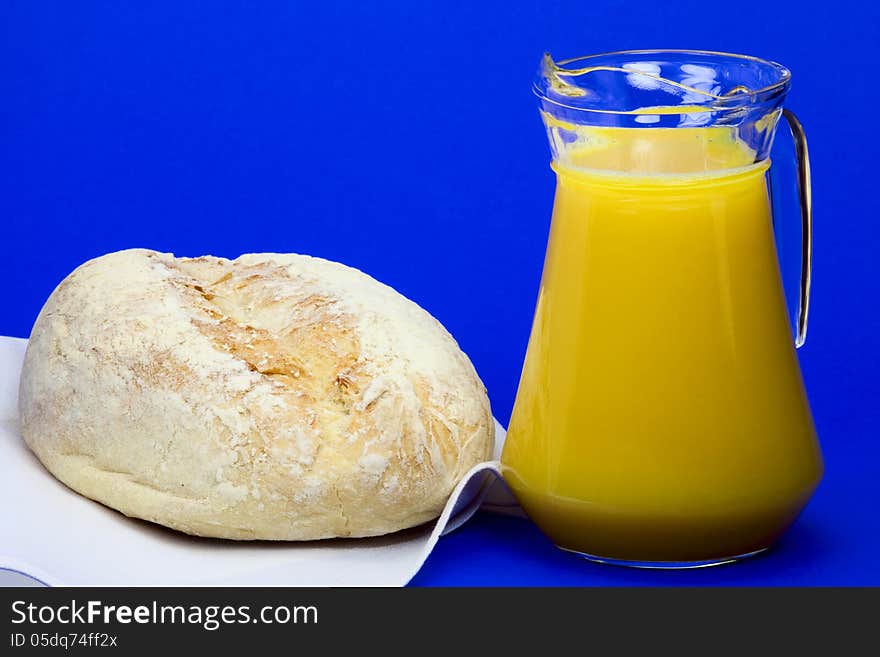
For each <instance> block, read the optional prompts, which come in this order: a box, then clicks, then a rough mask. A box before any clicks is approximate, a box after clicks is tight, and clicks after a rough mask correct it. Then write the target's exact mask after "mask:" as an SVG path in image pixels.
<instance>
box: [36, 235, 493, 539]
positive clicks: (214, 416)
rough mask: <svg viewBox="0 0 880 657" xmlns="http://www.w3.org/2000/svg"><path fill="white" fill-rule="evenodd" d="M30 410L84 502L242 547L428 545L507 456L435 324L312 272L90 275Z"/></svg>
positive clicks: (128, 266)
mask: <svg viewBox="0 0 880 657" xmlns="http://www.w3.org/2000/svg"><path fill="white" fill-rule="evenodd" d="M19 404H20V419H21V431H22V435H23V436H24V439H25V441H26V443H27V444H28V446H29V447H30V448H31V450H33V452H34V453H35V454H36V455H37V457H38V458H39V459H40V461H42V462H43V464H44V465H45V466H46V468H47V469H48V470H49V471H50V472H51V473H52V474H54V475H55V476H56V477H57V478H58V479H60V480H61V481H63V482H64V483H65V484H67V485H68V486H69V487H70V488H72V489H73V490H75V491H78V492H79V493H81V494H83V495H85V496H87V497H89V498H92V499H94V500H97V501H99V502H102V503H103V504H106V505H107V506H110V507H112V508H114V509H118V510H119V511H121V512H123V513H125V514H126V515H129V516H134V517H138V518H143V519H146V520H150V521H153V522H156V523H160V524H162V525H166V526H168V527H172V528H175V529H178V530H181V531H184V532H187V533H190V534H197V535H201V536H214V537H222V538H232V539H275V540H308V539H320V538H329V537H340V536H374V535H379V534H385V533H388V532H393V531H396V530H400V529H403V528H406V527H411V526H414V525H418V524H420V523H422V522H425V521H427V520H430V519H432V518H434V517H436V516H437V515H438V514H439V513H440V511H441V509H442V507H443V505H444V503H445V502H446V500H447V498H448V496H449V494H450V492H451V491H452V488H453V487H454V485H455V483H456V482H457V481H458V480H459V478H460V477H461V476H462V475H463V474H464V473H465V472H466V471H467V470H468V469H469V468H470V467H472V466H473V465H474V464H476V463H478V462H480V461H482V460H485V459H487V458H489V456H490V454H491V449H492V441H493V436H494V424H493V420H492V415H491V412H490V410H489V402H488V399H487V397H486V391H485V388H484V387H483V385H482V383H481V382H480V379H479V378H478V376H477V374H476V372H475V371H474V368H473V366H472V365H471V363H470V361H469V360H468V358H467V356H465V354H464V353H462V352H461V350H460V349H459V348H458V345H457V344H456V343H455V341H454V340H453V339H452V337H451V336H450V335H449V334H448V333H447V332H446V331H445V330H444V329H443V327H442V326H441V325H440V324H439V322H437V321H436V320H435V319H434V318H432V317H431V316H430V315H429V314H428V313H427V312H425V311H424V310H422V309H421V308H420V307H419V306H417V305H416V304H415V303H413V302H411V301H409V300H407V299H406V298H404V297H403V296H401V295H400V294H398V293H397V292H395V291H394V290H393V289H391V288H390V287H387V286H385V285H382V284H381V283H378V282H377V281H375V280H374V279H372V278H370V277H369V276H367V275H365V274H363V273H361V272H360V271H357V270H355V269H351V268H349V267H346V266H343V265H341V264H338V263H334V262H329V261H326V260H321V259H318V258H311V257H307V256H300V255H281V254H251V255H244V256H241V257H240V258H238V259H236V260H233V261H230V260H226V259H223V258H215V257H201V258H175V257H173V256H171V255H168V254H163V253H157V252H154V251H147V250H129V251H122V252H119V253H112V254H109V255H105V256H103V257H100V258H97V259H95V260H92V261H90V262H87V263H86V264H84V265H82V266H81V267H79V268H78V269H76V271H74V272H73V273H72V274H70V276H68V277H67V278H66V279H65V280H64V281H63V282H62V283H61V284H60V285H59V286H58V288H57V289H56V290H55V291H54V292H53V293H52V295H51V297H50V298H49V300H48V301H47V303H46V305H45V306H44V308H43V310H42V312H41V313H40V315H39V317H38V319H37V321H36V324H35V325H34V328H33V332H32V335H31V339H30V343H29V345H28V349H27V355H26V357H25V362H24V369H23V372H22V378H21V388H20V395H19Z"/></svg>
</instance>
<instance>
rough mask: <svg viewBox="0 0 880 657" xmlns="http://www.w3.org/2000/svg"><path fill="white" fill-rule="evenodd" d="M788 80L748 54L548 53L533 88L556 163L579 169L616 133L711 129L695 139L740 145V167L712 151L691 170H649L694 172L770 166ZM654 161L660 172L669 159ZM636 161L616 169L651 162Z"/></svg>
mask: <svg viewBox="0 0 880 657" xmlns="http://www.w3.org/2000/svg"><path fill="white" fill-rule="evenodd" d="M790 78H791V74H790V73H789V71H788V69H786V68H785V67H784V66H782V65H780V64H776V63H774V62H768V61H764V60H760V59H756V58H753V57H746V56H743V55H729V54H723V53H713V52H703V51H679V50H666V51H652V50H638V51H627V52H616V53H608V54H604V55H591V56H588V57H580V58H576V59H567V60H563V61H560V62H556V61H555V60H554V59H553V58H552V57H551V56H550V54H545V55H544V57H543V58H542V60H541V65H540V68H539V71H538V76H537V79H536V80H535V83H534V87H533V89H534V92H535V94H536V95H537V96H538V98H539V100H540V103H541V110H542V112H541V113H542V117H543V119H544V123H545V125H546V127H547V132H548V136H549V138H550V144H551V149H552V151H553V156H554V159H556V160H559V161H562V162H566V161H568V163H569V164H577V162H576V160H577V159H578V156H580V155H583V153H584V148H586V149H588V150H589V149H590V148H592V149H593V150H595V149H596V148H597V147H598V146H599V145H601V144H602V143H605V142H607V140H608V139H613V137H614V135H615V134H628V133H615V132H613V131H611V132H609V131H608V130H602V129H603V128H605V129H607V128H621V129H623V128H628V129H642V130H644V129H646V128H647V129H651V128H713V130H711V131H707V132H705V133H694V134H695V135H696V137H695V138H696V139H697V140H698V141H699V140H700V139H701V138H702V137H705V138H707V139H708V138H711V139H712V140H718V139H721V140H724V139H728V140H731V141H734V142H736V143H738V144H740V145H741V146H742V149H741V151H742V152H741V154H740V156H739V157H738V158H737V161H735V162H728V161H715V160H713V157H712V154H711V153H707V154H706V155H707V156H706V157H705V158H703V159H702V160H699V161H695V162H691V163H690V164H689V165H688V167H687V168H685V170H677V171H669V170H662V171H644V172H645V173H661V172H662V173H691V172H699V171H707V170H712V169H717V168H727V167H730V166H744V165H746V164H752V163H756V162H761V161H763V160H765V159H766V158H767V157H768V155H769V153H770V148H771V146H772V144H773V137H774V134H775V130H776V126H777V123H778V120H779V117H780V115H781V112H782V103H783V101H784V99H785V96H786V94H787V92H788V89H789V86H790ZM649 134H651V138H652V139H656V137H657V135H658V133H656V131H655V132H654V133H643V134H641V135H630V137H631V138H636V139H634V144H635V145H636V146H637V147H641V144H643V143H644V140H645V139H646V138H647V137H648V135H649ZM704 146H708V144H704ZM726 150H729V149H726ZM633 155H636V156H637V154H633ZM656 159H657V160H658V162H656V163H654V164H655V165H657V166H662V165H663V160H664V159H665V158H664V157H663V156H660V157H658V158H656ZM635 160H636V161H632V158H626V157H624V158H621V159H620V161H619V162H618V163H617V164H618V166H621V167H626V166H630V167H632V166H638V165H639V164H641V166H644V165H646V164H651V163H650V162H641V163H639V161H638V157H636V158H635ZM582 164H586V165H589V164H590V163H589V162H587V163H582ZM684 165H685V163H684V162H681V163H679V165H678V166H679V167H681V166H684ZM612 168H613V167H612Z"/></svg>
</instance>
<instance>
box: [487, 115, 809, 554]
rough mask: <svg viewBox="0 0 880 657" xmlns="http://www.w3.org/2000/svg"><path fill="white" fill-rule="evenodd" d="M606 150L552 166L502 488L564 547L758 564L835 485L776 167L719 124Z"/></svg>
mask: <svg viewBox="0 0 880 657" xmlns="http://www.w3.org/2000/svg"><path fill="white" fill-rule="evenodd" d="M630 135H632V136H630ZM594 137H596V139H595V140H593V143H591V144H590V145H589V146H588V147H585V148H583V149H581V150H580V151H572V152H570V153H569V157H568V162H567V163H566V164H561V163H558V162H557V163H555V164H554V169H555V170H556V172H557V191H556V199H555V204H554V211H553V222H552V228H551V233H550V240H549V244H548V248H547V256H546V261H545V264H544V273H543V277H542V282H541V288H540V293H539V297H538V302H537V308H536V312H535V318H534V324H533V327H532V334H531V338H530V340H529V346H528V353H527V356H526V360H525V365H524V368H523V372H522V378H521V381H520V386H519V391H518V394H517V399H516V404H515V408H514V412H513V416H512V418H511V422H510V428H509V432H508V437H507V442H506V445H505V449H504V454H503V457H502V463H503V465H504V473H505V477H506V479H507V480H508V482H509V483H510V485H511V487H512V488H513V490H514V492H515V494H516V495H517V497H518V499H519V501H520V503H521V504H522V506H523V507H524V509H525V510H526V512H527V513H528V515H529V516H530V517H531V518H532V519H533V520H534V522H535V523H536V524H537V525H538V526H539V527H540V528H541V529H542V530H543V531H544V532H545V533H546V534H547V535H548V536H549V537H550V538H551V539H552V540H553V541H554V542H555V543H556V544H557V545H559V546H560V547H563V548H567V549H571V550H576V551H578V552H583V553H587V554H590V555H594V556H598V557H605V558H609V559H618V560H627V561H675V562H685V561H704V560H706V561H708V560H715V559H723V558H727V557H732V556H736V555H742V554H746V553H750V552H753V551H756V550H760V549H763V548H765V547H767V546H768V545H770V543H772V542H773V541H774V540H775V539H776V538H777V537H778V536H779V535H780V534H781V533H782V532H783V531H784V530H785V529H786V528H787V527H788V525H789V524H790V523H791V522H792V521H793V520H794V518H795V517H796V516H797V514H798V513H799V512H800V510H801V509H802V507H803V506H804V505H805V504H806V502H807V500H808V498H809V496H810V495H811V493H812V491H813V490H814V488H815V486H816V485H817V483H818V481H819V479H820V478H821V472H822V462H821V456H820V452H819V448H818V443H817V441H816V436H815V432H814V428H813V422H812V418H811V415H810V410H809V406H808V403H807V399H806V396H805V392H804V388H803V384H802V381H801V375H800V370H799V367H798V363H797V358H796V356H795V352H794V347H793V337H792V332H791V329H790V325H789V322H788V316H787V312H786V306H785V301H784V296H783V290H782V285H781V280H780V274H779V268H778V264H777V258H776V250H775V245H774V241H773V231H772V225H771V214H770V202H769V197H768V191H767V184H766V168H767V164H768V163H763V164H758V165H754V164H749V162H751V158H752V157H753V156H752V154H751V153H749V152H747V150H746V149H745V148H744V147H742V146H741V145H740V144H737V143H736V142H735V141H734V140H732V139H731V138H729V137H728V136H727V135H726V133H724V132H721V131H720V130H716V129H714V128H693V129H681V128H676V129H651V128H640V129H617V130H615V129H603V130H601V131H599V130H597V131H596V133H595V134H594ZM609 169H611V170H617V171H625V172H627V173H617V174H615V173H609V172H608V170H609ZM600 170H602V171H600ZM687 171H698V172H699V173H696V174H687V173H682V172H687Z"/></svg>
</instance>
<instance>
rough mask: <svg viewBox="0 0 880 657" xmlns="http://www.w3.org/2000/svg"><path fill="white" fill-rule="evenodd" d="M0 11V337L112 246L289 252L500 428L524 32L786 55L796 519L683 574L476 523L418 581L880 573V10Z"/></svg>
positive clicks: (542, 159)
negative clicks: (807, 433) (415, 349)
mask: <svg viewBox="0 0 880 657" xmlns="http://www.w3.org/2000/svg"><path fill="white" fill-rule="evenodd" d="M135 5H138V6H137V7H136V6H135ZM0 6H2V9H0V33H2V38H0V80H2V101H0V116H2V121H0V236H2V237H0V281H2V283H0V286H2V288H0V289H2V294H3V300H4V303H3V310H2V311H0V334H5V335H16V336H27V334H28V332H29V330H30V326H31V324H32V322H33V320H34V318H35V317H36V314H37V312H38V310H39V308H40V306H41V304H42V302H43V301H44V300H45V298H46V297H47V296H48V294H49V293H50V292H51V290H52V288H53V287H54V286H55V285H56V284H57V283H58V282H59V281H60V280H61V279H62V278H63V277H64V276H65V275H66V274H67V273H68V272H70V270H72V269H73V268H74V267H75V266H77V265H78V264H80V263H81V262H82V261H84V260H86V259H88V258H91V257H94V256H97V255H100V254H102V253H105V252H108V251H113V250H117V249H122V248H127V247H134V246H142V247H150V248H154V249H159V250H166V251H172V252H174V253H176V254H179V255H199V254H204V253H212V254H216V255H223V256H230V257H234V256H236V255H238V254H240V253H244V252H251V251H294V252H299V253H308V254H313V255H319V256H323V257H325V258H330V259H334V260H339V261H342V262H345V263H347V264H350V265H353V266H355V267H358V268H360V269H363V270H364V271H366V272H368V273H370V274H372V275H373V276H375V277H376V278H378V279H379V280H382V281H384V282H386V283H388V284H390V285H392V286H394V287H395V288H397V289H398V290H400V291H401V292H402V293H404V294H405V295H407V296H409V297H410V298H412V299H414V300H415V301H417V302H418V303H420V304H421V305H423V306H424V307H425V308H427V309H428V310H429V311H430V312H431V313H433V314H434V315H435V316H436V317H437V318H438V319H440V320H441V321H442V322H443V323H444V324H445V325H446V326H447V327H448V328H449V330H450V331H451V332H452V333H453V334H454V335H455V336H456V338H457V339H458V341H459V342H460V344H461V346H462V348H463V349H464V350H465V351H466V352H467V353H468V354H469V355H470V357H471V359H472V360H473V362H474V364H475V365H476V367H477V370H478V371H479V372H480V374H481V376H482V378H483V380H484V381H485V383H486V385H487V387H488V389H489V394H490V397H491V400H492V404H493V408H494V412H495V415H496V416H497V417H498V418H499V419H500V420H501V421H502V422H503V423H505V424H506V422H507V420H508V418H509V416H510V411H511V407H512V404H513V398H514V394H515V392H516V384H517V380H518V376H519V369H520V365H521V362H522V358H523V355H524V352H525V346H526V341H527V338H528V332H529V327H530V321H531V314H532V309H533V304H534V300H535V295H536V292H537V286H538V281H539V277H540V270H541V264H542V259H543V251H544V244H545V239H546V235H547V229H548V225H549V213H550V208H551V203H552V192H553V182H554V181H553V177H552V174H551V172H550V170H549V168H548V166H547V164H548V149H547V145H546V141H545V137H544V133H543V129H542V127H541V124H540V120H539V117H538V113H537V109H536V102H535V99H534V98H533V96H532V95H531V92H530V83H531V80H532V76H533V73H534V71H535V70H536V67H537V63H538V60H539V57H540V55H541V53H542V52H543V50H545V49H546V50H549V51H551V52H552V53H553V54H554V55H557V56H559V57H565V56H574V55H580V54H587V53H592V52H602V51H608V50H617V49H624V48H657V47H660V48H662V47H668V48H669V47H671V48H705V49H712V50H727V51H733V52H744V53H748V54H753V55H757V56H761V57H765V58H770V59H774V60H777V61H781V62H783V63H785V64H786V65H787V66H789V67H790V68H791V69H792V70H793V72H794V86H793V91H792V93H791V96H790V99H789V102H788V103H787V104H788V106H789V107H791V108H793V109H795V110H796V111H797V112H798V114H799V116H800V118H801V120H802V121H803V123H804V125H805V126H806V129H807V132H808V135H809V137H810V146H811V154H812V158H813V181H814V201H815V234H816V250H815V279H814V288H813V291H814V295H813V307H812V317H811V325H810V336H809V340H808V342H807V346H806V348H805V349H803V350H801V352H800V356H801V363H802V367H803V372H804V377H805V379H806V383H807V387H808V389H809V392H810V397H811V401H812V404H813V409H814V412H815V419H816V423H817V426H818V429H819V433H820V436H821V438H822V442H823V447H824V452H825V457H826V469H827V473H826V477H825V480H824V482H823V484H822V486H821V487H820V489H819V492H818V493H817V495H816V496H815V498H814V500H813V501H812V503H811V504H810V506H809V507H808V509H807V510H806V512H805V513H804V514H803V516H802V517H801V519H800V520H799V521H798V523H797V524H796V526H795V527H794V528H793V529H792V531H791V532H790V533H789V534H788V535H787V536H786V538H785V539H784V540H783V542H782V543H781V544H780V545H779V546H778V547H777V549H775V550H774V551H773V552H771V553H770V554H769V555H767V556H765V557H762V558H758V559H754V560H751V561H750V562H747V563H742V564H739V565H736V566H726V567H722V568H715V569H708V570H702V571H692V572H686V573H663V572H644V571H633V570H627V569H621V568H613V567H603V566H596V565H592V564H588V563H585V562H582V561H580V560H578V559H577V558H575V557H572V556H568V555H565V554H562V553H560V552H558V551H555V550H554V549H553V548H552V547H551V546H550V544H549V543H548V542H547V541H546V540H545V539H544V538H543V537H542V536H541V535H540V534H539V533H538V531H537V530H536V529H534V528H533V527H532V526H531V525H530V524H529V523H527V522H525V521H522V520H514V519H509V518H499V517H491V516H487V515H482V516H479V517H478V518H477V519H475V521H474V522H472V523H470V524H469V525H467V526H466V527H465V528H464V529H462V530H461V531H458V532H456V533H455V534H453V535H452V536H450V537H448V538H445V539H444V540H442V541H441V543H440V545H439V547H438V549H437V552H436V553H435V554H434V555H433V556H432V557H431V558H430V560H429V562H428V564H427V565H426V567H425V569H424V570H423V571H422V572H421V573H420V574H419V575H418V576H417V578H416V580H415V583H417V584H422V585H434V584H581V585H590V584H603V585H620V584H655V585H657V584H880V565H878V564H880V558H878V551H880V513H878V511H877V504H878V502H880V496H878V492H880V485H878V474H880V470H878V465H877V464H878V457H880V447H878V441H877V430H876V427H877V421H878V411H877V406H878V405H877V399H878V398H880V387H878V383H877V380H878V379H877V370H878V365H880V363H878V350H877V343H876V337H875V336H876V335H877V334H878V330H880V327H878V322H880V310H878V303H877V298H878V292H880V290H878V285H877V278H876V275H877V272H876V269H877V267H876V264H875V263H876V260H877V254H878V227H877V221H878V217H880V203H878V198H880V195H878V193H877V185H878V182H880V178H878V175H877V173H875V171H874V167H875V165H876V163H877V161H878V160H877V149H878V142H877V133H876V127H874V128H873V131H871V126H873V125H876V121H875V118H874V113H875V112H876V111H877V107H878V100H880V97H878V92H877V86H878V83H877V79H876V73H875V71H874V68H875V62H876V58H877V55H878V52H877V50H878V48H877V43H878V39H880V10H878V5H877V4H876V3H867V2H862V1H859V2H857V1H854V0H853V1H847V0H837V1H836V2H833V3H832V2H822V3H810V2H805V1H798V2H794V1H790V0H789V1H777V2H766V1H764V2H736V3H733V2H706V1H705V0H699V1H695V0H687V1H682V2H653V1H648V0H626V1H611V0H593V1H591V2H585V1H583V0H578V1H577V2H558V3H550V2H547V3H538V2H511V1H499V0H493V1H491V2H437V3H432V4H428V3H416V2H403V1H400V2H369V3H339V2H293V1H291V0H288V1H286V2H256V1H254V2H170V1H168V2H154V3H121V2H104V3H97V2H85V1H83V2H63V3H61V2H59V3H57V4H55V3H48V2H38V1H30V2H27V1H24V0H21V1H15V2H13V1H10V0H4V1H3V2H2V5H0Z"/></svg>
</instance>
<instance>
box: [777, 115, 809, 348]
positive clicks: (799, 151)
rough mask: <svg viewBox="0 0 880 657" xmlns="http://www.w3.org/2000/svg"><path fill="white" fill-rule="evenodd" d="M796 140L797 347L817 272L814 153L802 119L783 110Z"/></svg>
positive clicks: (804, 335) (804, 333) (802, 338)
mask: <svg viewBox="0 0 880 657" xmlns="http://www.w3.org/2000/svg"><path fill="white" fill-rule="evenodd" d="M782 116H784V117H785V121H786V123H788V129H789V130H790V131H791V136H792V139H793V140H794V149H795V155H796V157H797V165H798V198H799V199H800V204H801V284H800V299H799V302H798V318H797V335H796V336H795V340H794V346H795V347H802V346H803V344H804V342H806V340H807V318H808V316H809V313H810V279H811V278H812V274H813V195H812V191H811V188H810V155H809V152H808V151H807V136H806V135H805V134H804V128H803V126H802V125H801V122H800V121H798V119H797V117H796V116H795V115H794V113H793V112H792V111H791V110H787V109H783V110H782Z"/></svg>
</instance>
